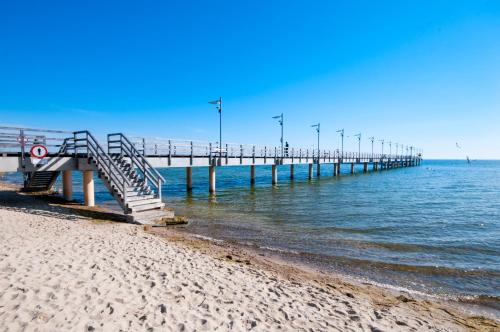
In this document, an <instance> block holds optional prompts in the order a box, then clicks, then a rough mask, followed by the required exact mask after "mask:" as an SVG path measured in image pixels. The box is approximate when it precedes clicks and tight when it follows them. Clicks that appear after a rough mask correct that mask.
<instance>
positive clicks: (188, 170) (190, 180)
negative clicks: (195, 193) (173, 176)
mask: <svg viewBox="0 0 500 332" xmlns="http://www.w3.org/2000/svg"><path fill="white" fill-rule="evenodd" d="M186 189H187V191H191V190H193V168H192V167H186Z"/></svg>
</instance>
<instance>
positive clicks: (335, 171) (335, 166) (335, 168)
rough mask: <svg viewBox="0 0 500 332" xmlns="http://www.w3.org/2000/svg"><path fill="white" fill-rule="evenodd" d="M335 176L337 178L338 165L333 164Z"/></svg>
mask: <svg viewBox="0 0 500 332" xmlns="http://www.w3.org/2000/svg"><path fill="white" fill-rule="evenodd" d="M333 176H337V163H333Z"/></svg>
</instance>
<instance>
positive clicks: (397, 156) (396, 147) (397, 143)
mask: <svg viewBox="0 0 500 332" xmlns="http://www.w3.org/2000/svg"><path fill="white" fill-rule="evenodd" d="M394 144H395V145H396V159H398V145H399V144H398V143H394Z"/></svg>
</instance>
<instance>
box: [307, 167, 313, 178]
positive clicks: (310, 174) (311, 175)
mask: <svg viewBox="0 0 500 332" xmlns="http://www.w3.org/2000/svg"><path fill="white" fill-rule="evenodd" d="M308 167H309V172H308V178H309V180H311V179H312V177H313V164H308Z"/></svg>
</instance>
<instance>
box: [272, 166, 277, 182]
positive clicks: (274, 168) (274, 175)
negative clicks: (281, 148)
mask: <svg viewBox="0 0 500 332" xmlns="http://www.w3.org/2000/svg"><path fill="white" fill-rule="evenodd" d="M272 172H273V181H272V182H273V185H276V184H278V166H277V165H276V164H273V165H272Z"/></svg>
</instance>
